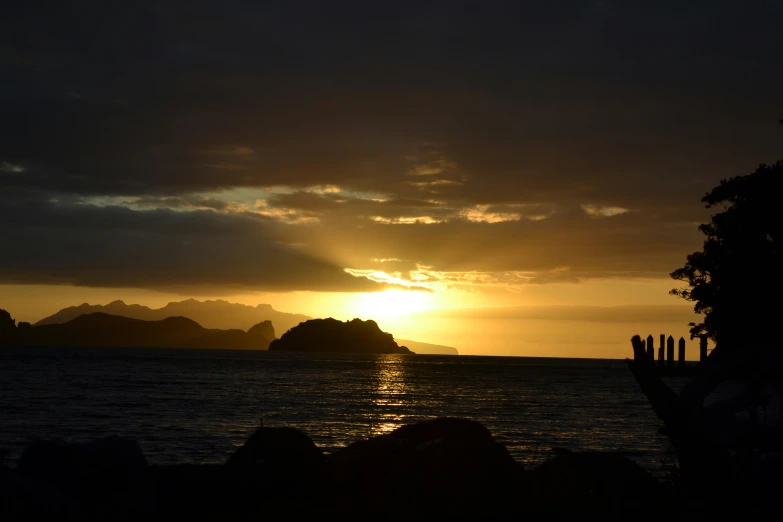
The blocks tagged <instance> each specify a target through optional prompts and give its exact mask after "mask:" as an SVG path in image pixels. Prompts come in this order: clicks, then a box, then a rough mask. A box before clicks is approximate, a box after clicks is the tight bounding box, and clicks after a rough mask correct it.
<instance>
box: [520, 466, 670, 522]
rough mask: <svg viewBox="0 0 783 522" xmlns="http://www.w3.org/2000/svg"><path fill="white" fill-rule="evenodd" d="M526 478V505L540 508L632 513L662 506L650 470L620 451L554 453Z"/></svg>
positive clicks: (658, 487) (662, 499) (664, 501)
mask: <svg viewBox="0 0 783 522" xmlns="http://www.w3.org/2000/svg"><path fill="white" fill-rule="evenodd" d="M557 453H558V455H557V456H556V457H555V458H553V459H550V460H547V461H546V462H544V463H543V464H542V465H541V466H540V467H538V468H537V469H535V470H534V471H533V472H532V473H531V474H530V475H529V476H527V477H526V480H525V487H526V488H528V489H529V490H530V492H531V493H532V495H531V504H532V507H534V508H535V510H536V511H542V512H562V511H571V512H595V513H616V514H618V515H619V514H628V513H633V512H634V511H635V510H637V509H638V507H639V506H642V505H647V506H648V508H647V509H649V510H651V511H653V512H661V511H664V510H666V508H667V507H668V506H667V504H668V503H669V502H668V500H667V499H666V498H665V495H664V493H665V492H664V490H663V487H662V486H661V484H659V483H658V482H657V481H656V480H655V479H654V478H653V477H652V475H650V473H649V472H647V471H646V470H644V469H643V468H642V467H641V466H639V465H638V464H636V463H634V462H632V461H630V460H628V459H627V458H625V457H622V456H620V455H616V454H611V453H602V452H597V451H587V452H571V451H567V450H566V451H563V450H561V451H559V452H557Z"/></svg>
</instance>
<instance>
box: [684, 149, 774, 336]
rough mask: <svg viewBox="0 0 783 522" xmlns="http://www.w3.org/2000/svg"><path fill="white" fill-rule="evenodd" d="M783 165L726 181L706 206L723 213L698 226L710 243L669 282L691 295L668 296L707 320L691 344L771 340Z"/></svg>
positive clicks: (762, 167) (695, 331) (707, 198)
mask: <svg viewBox="0 0 783 522" xmlns="http://www.w3.org/2000/svg"><path fill="white" fill-rule="evenodd" d="M781 175H783V161H778V162H777V163H775V164H773V165H763V164H762V165H760V166H759V167H758V169H756V171H755V172H753V173H752V174H749V175H746V176H737V177H733V178H729V179H725V180H723V181H721V182H720V185H718V186H717V187H715V188H713V189H712V190H711V191H710V192H709V193H707V194H706V195H705V196H704V197H703V198H702V202H703V203H705V204H706V207H707V208H712V207H714V206H718V205H722V207H723V211H722V212H719V213H717V214H715V215H714V216H712V218H711V220H710V222H709V223H706V224H702V225H700V226H699V230H700V231H701V232H702V233H704V235H706V236H707V238H706V239H705V241H704V247H703V249H702V250H701V251H700V252H694V253H692V254H690V255H688V256H687V261H686V263H685V266H683V267H682V268H678V269H677V270H675V271H674V272H672V273H671V274H670V275H671V277H672V278H673V279H677V280H680V281H685V282H687V283H688V288H679V289H673V290H672V291H671V294H673V295H676V296H678V297H682V298H683V299H686V300H688V301H693V302H694V303H695V306H694V311H696V312H697V313H699V314H703V315H704V320H703V321H702V322H701V323H690V325H691V329H690V333H691V338H693V337H696V336H699V335H702V334H705V335H707V336H708V337H710V338H711V339H713V340H714V341H715V342H716V345H717V347H719V348H720V347H721V346H731V347H737V346H740V345H741V344H742V343H754V344H758V343H762V344H767V343H770V342H771V341H772V340H773V336H774V335H775V333H774V332H773V328H774V325H775V324H776V319H777V318H776V314H777V310H778V305H777V303H779V300H780V298H781V293H780V291H781V285H780V282H781V268H780V264H779V260H778V257H779V254H778V250H777V246H776V244H777V243H776V242H777V240H778V239H779V237H780V221H781V220H780V212H779V210H778V205H780V204H781V181H782V180H781Z"/></svg>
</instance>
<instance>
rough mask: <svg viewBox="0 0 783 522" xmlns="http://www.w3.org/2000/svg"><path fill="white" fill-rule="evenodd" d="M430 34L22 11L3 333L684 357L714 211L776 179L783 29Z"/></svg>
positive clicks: (515, 13)
mask: <svg viewBox="0 0 783 522" xmlns="http://www.w3.org/2000/svg"><path fill="white" fill-rule="evenodd" d="M419 4H420V3H416V2H414V3H405V2H361V3H358V4H356V5H355V6H351V7H350V8H349V7H345V8H344V9H343V8H339V9H338V8H335V7H334V6H332V5H331V4H330V3H328V2H326V3H324V2H314V1H311V0H303V1H302V2H297V3H291V2H277V3H269V2H255V3H254V2H233V1H231V0H227V1H225V2H221V3H220V4H219V5H218V4H214V5H213V4H210V3H189V4H188V5H187V7H182V8H180V7H177V6H176V5H172V6H169V7H167V8H165V9H161V8H158V7H157V6H156V7H154V8H150V9H146V8H144V7H140V6H138V5H136V3H127V4H121V3H112V5H111V8H110V9H109V8H107V9H104V8H103V6H101V8H96V7H95V6H93V5H91V3H90V2H86V3H79V4H78V5H69V6H67V9H65V8H63V9H64V10H63V11H62V12H60V11H58V10H56V9H45V10H42V9H36V8H35V7H34V6H28V5H27V3H24V2H17V3H15V4H13V6H11V7H9V9H10V11H8V13H7V16H3V17H0V33H2V34H3V35H5V36H7V38H5V41H6V43H3V44H2V45H0V77H2V78H3V89H2V96H0V121H2V123H3V124H2V125H0V307H2V308H5V309H7V310H9V311H10V312H11V313H12V314H13V315H14V316H15V317H16V318H17V319H22V320H36V319H39V318H41V317H43V316H45V315H47V314H50V313H53V312H54V311H56V310H57V309H59V308H62V307H65V306H70V305H74V304H79V303H82V302H90V303H104V304H105V303H108V302H110V301H112V300H115V299H122V300H124V301H126V302H129V303H141V304H145V305H149V306H160V305H163V304H165V303H166V302H169V301H175V300H182V299H186V298H189V297H195V298H200V299H206V298H216V297H220V298H223V299H227V300H234V301H238V302H243V303H252V304H255V303H269V304H272V305H274V306H275V307H276V308H278V309H280V310H283V311H290V312H299V313H305V314H309V315H312V316H334V317H339V318H344V319H349V318H352V317H364V318H369V317H371V316H372V317H373V318H375V319H377V320H378V321H379V322H380V323H381V324H382V325H383V326H384V327H386V328H387V329H388V330H390V331H392V333H394V334H395V335H398V336H400V337H403V338H406V337H410V338H412V339H413V340H421V341H430V342H434V343H445V344H451V345H454V346H456V347H457V348H459V349H461V350H462V351H463V353H486V354H501V353H502V354H516V355H532V354H548V355H553V356H568V355H580V356H613V357H614V356H616V357H621V356H624V355H625V353H626V348H627V338H628V337H630V335H632V334H634V333H639V334H642V335H645V334H646V333H653V334H655V335H657V334H659V333H662V332H661V330H664V331H665V332H666V333H672V334H673V335H675V336H680V335H685V334H686V332H687V322H688V321H689V320H692V319H693V318H692V317H691V314H690V311H689V305H688V303H684V302H678V300H677V299H675V298H673V297H670V296H669V295H668V291H669V289H671V288H672V287H673V286H675V282H673V281H671V280H669V279H668V274H669V273H670V272H672V271H673V270H675V269H677V268H679V267H680V266H682V264H683V263H684V261H685V256H686V255H687V254H689V253H691V252H693V251H696V250H698V249H699V248H701V244H702V237H701V235H700V233H699V232H698V230H697V226H698V224H699V223H704V222H706V221H708V219H709V212H708V211H707V210H705V209H704V208H703V207H702V205H701V204H700V199H701V197H702V196H703V195H704V194H705V193H706V192H707V191H709V190H710V189H712V188H713V187H714V186H716V185H717V184H718V183H719V182H720V180H721V179H724V178H727V177H730V176H739V175H745V174H749V173H750V172H752V171H753V170H754V169H755V168H756V166H757V165H758V164H759V163H763V162H766V163H769V162H773V161H775V160H777V159H778V158H779V156H780V129H779V125H778V123H777V119H778V118H779V117H780V112H779V111H778V109H779V108H781V105H780V93H781V85H783V68H781V67H780V63H779V62H780V56H781V55H783V36H782V35H783V32H782V31H780V27H779V20H781V18H783V4H781V3H780V2H761V3H752V5H751V4H748V5H746V4H747V3H745V4H740V3H731V2H710V3H709V5H698V6H697V5H691V3H688V2H680V3H677V4H676V5H674V4H672V5H668V4H667V3H666V2H657V3H650V5H646V6H643V7H641V6H639V5H637V3H635V2H574V3H573V5H566V4H568V2H566V3H565V4H563V3H561V2H532V3H530V2H527V3H526V2H501V3H493V2H475V3H469V4H466V3H463V2H441V3H437V4H433V5H431V6H429V7H425V6H422V5H419ZM4 14H6V13H4ZM71 20H78V21H79V23H78V24H72V23H70V21H71ZM776 107H777V108H778V109H776ZM414 287H418V288H419V289H420V290H418V291H416V290H412V288H414ZM388 291H392V292H395V293H385V292H388ZM595 306H598V307H614V308H611V309H604V308H601V309H600V310H601V314H598V315H596V312H595V310H594V309H593V308H591V307H595ZM660 306H664V307H672V308H671V309H668V308H667V309H666V310H668V311H667V312H666V313H663V312H661V310H662V309H661V308H655V307H660ZM498 307H505V308H503V309H502V310H501V309H499V308H498ZM509 307H510V308H509ZM529 307H532V309H540V310H542V314H543V315H541V314H539V315H536V314H532V313H530V310H531V308H529ZM563 307H566V308H563ZM568 307H570V308H568ZM645 307H654V308H645ZM457 308H459V309H462V308H467V309H471V310H485V309H488V310H489V311H488V312H486V313H485V312H481V313H479V312H476V313H477V314H478V315H481V314H484V315H482V317H483V319H482V320H481V321H478V320H477V319H475V318H473V317H471V316H470V315H467V316H466V315H464V314H463V315H460V314H462V312H459V313H458V312H453V311H450V312H448V314H447V315H449V317H447V318H444V317H443V313H442V312H437V311H438V310H442V309H457ZM509 310H513V313H510V312H509ZM544 311H545V312H546V313H543V312H544ZM611 311H614V312H615V313H610V312H611ZM402 312H405V313H406V314H408V315H405V314H403V315H401V313H402ZM414 312H415V313H414ZM435 312H437V313H440V314H441V315H439V316H437V317H435V316H433V315H432V314H433V313H435ZM630 312H633V314H631V315H632V316H633V317H631V315H628V313H630ZM411 314H412V315H411ZM514 314H517V315H514ZM457 316H458V317H459V318H458V319H457V318H455V317H457ZM599 316H600V317H599ZM613 316H623V317H624V319H622V320H619V319H614V318H613ZM586 317H588V318H589V319H585V318H586ZM650 317H656V318H657V319H656V320H657V321H659V323H660V324H658V325H656V326H652V325H650V326H649V327H648V324H649V323H650V322H652V321H651V320H650ZM648 329H649V330H653V331H647V330H648Z"/></svg>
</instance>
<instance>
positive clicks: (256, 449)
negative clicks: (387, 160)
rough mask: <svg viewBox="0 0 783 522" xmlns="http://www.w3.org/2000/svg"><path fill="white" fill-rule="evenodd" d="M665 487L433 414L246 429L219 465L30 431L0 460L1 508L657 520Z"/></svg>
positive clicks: (9, 516) (39, 513)
mask: <svg viewBox="0 0 783 522" xmlns="http://www.w3.org/2000/svg"><path fill="white" fill-rule="evenodd" d="M667 494H668V493H667V491H666V490H665V489H664V488H663V486H661V485H660V484H658V483H657V482H656V481H655V480H653V479H652V477H651V476H650V475H649V473H647V472H646V471H644V470H643V469H641V468H639V467H638V466H637V465H635V464H633V463H632V462H630V461H628V460H627V459H625V458H623V457H620V456H617V455H606V454H600V453H566V454H561V455H559V456H557V457H556V458H554V459H552V460H550V461H547V462H545V463H544V464H543V465H542V466H541V467H539V468H538V469H536V470H532V471H526V470H523V469H522V468H521V466H520V465H518V464H517V463H516V462H515V461H514V459H513V458H511V456H510V455H509V453H508V451H507V450H506V448H505V447H504V446H503V445H501V444H499V443H497V442H496V441H495V440H494V439H493V437H492V435H491V433H490V432H489V431H488V430H487V429H486V428H485V427H484V426H482V425H481V424H478V423H476V422H472V421H469V420H465V419H455V418H440V419H435V420H431V421H426V422H421V423H418V424H410V425H406V426H402V427H400V428H398V429H396V430H394V431H392V432H391V433H388V434H386V435H381V436H377V437H373V438H371V439H368V440H362V441H357V442H355V443H353V444H351V445H350V446H348V447H346V448H343V449H341V450H339V451H337V452H336V453H334V454H332V455H329V456H324V455H323V454H322V453H321V451H320V450H319V449H318V447H317V446H316V445H315V444H314V443H313V441H312V440H311V439H310V438H309V437H308V436H307V435H306V434H304V433H302V432H301V431H299V430H296V429H293V428H263V427H262V428H259V429H257V430H256V431H255V432H254V433H253V434H252V435H251V436H250V437H249V438H248V440H247V442H245V444H244V445H243V446H242V447H241V448H238V449H237V450H236V451H235V452H234V454H233V455H232V456H231V457H230V458H229V459H228V461H227V462H226V463H225V465H193V464H183V465H176V466H149V467H148V466H147V465H146V462H145V460H144V456H143V455H142V453H141V450H140V449H139V447H138V446H137V445H136V444H135V443H134V442H132V441H128V440H125V439H120V438H118V437H110V438H107V439H101V440H99V441H95V442H93V443H89V444H67V443H64V442H58V441H35V442H33V443H31V445H30V446H29V447H28V448H27V449H26V450H25V452H24V454H23V456H22V459H21V460H20V462H19V466H18V467H17V468H16V469H12V468H3V467H0V519H2V520H4V521H5V520H28V519H32V518H33V517H36V518H37V519H44V520H46V519H49V520H52V519H55V520H63V519H65V520H100V521H106V520H144V521H150V520H161V521H163V520H165V521H172V520H205V519H206V520H221V521H223V520H253V519H259V520H260V519H267V518H280V519H283V520H345V519H349V520H519V519H523V518H524V517H525V516H526V515H528V514H530V513H539V512H546V513H549V514H550V515H551V514H552V513H555V514H564V513H565V514H571V515H574V514H575V515H574V516H573V517H572V518H573V519H580V518H581V517H582V515H581V514H579V513H582V512H591V513H609V514H614V515H620V516H622V518H623V519H624V520H644V519H650V520H659V519H660V517H659V516H658V511H657V510H658V509H660V508H661V506H665V505H666V503H665V502H664V500H665V499H666V496H667Z"/></svg>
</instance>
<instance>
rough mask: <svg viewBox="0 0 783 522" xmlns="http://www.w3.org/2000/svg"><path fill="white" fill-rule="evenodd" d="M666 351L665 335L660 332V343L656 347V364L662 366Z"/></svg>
mask: <svg viewBox="0 0 783 522" xmlns="http://www.w3.org/2000/svg"><path fill="white" fill-rule="evenodd" d="M665 351H666V336H665V335H664V334H661V345H660V346H659V347H658V366H660V367H661V368H663V361H664V360H665V355H664V354H665Z"/></svg>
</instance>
